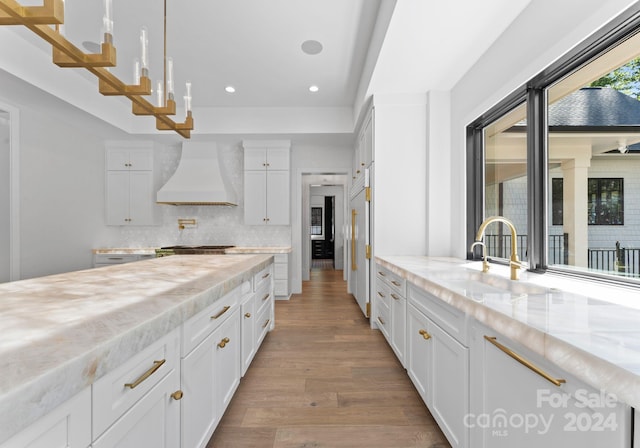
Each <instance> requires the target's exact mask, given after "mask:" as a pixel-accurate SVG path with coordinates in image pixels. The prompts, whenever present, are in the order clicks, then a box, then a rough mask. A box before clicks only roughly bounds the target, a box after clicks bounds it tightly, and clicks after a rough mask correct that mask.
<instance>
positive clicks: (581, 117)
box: [467, 8, 640, 280]
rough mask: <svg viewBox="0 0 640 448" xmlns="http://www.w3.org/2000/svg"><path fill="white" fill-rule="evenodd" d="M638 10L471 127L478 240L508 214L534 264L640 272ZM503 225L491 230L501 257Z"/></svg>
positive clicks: (472, 209) (473, 223) (639, 275)
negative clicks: (490, 223)
mask: <svg viewBox="0 0 640 448" xmlns="http://www.w3.org/2000/svg"><path fill="white" fill-rule="evenodd" d="M639 11H640V8H636V11H635V12H632V13H629V14H628V15H627V17H623V18H620V19H618V20H617V23H613V24H611V25H610V26H609V27H608V29H607V30H605V31H602V32H601V33H600V35H599V36H597V35H594V37H593V38H592V39H591V40H590V41H589V42H586V43H584V45H583V46H582V47H581V48H577V49H576V50H575V51H574V52H573V53H572V54H569V55H567V56H566V57H565V58H564V59H563V60H561V61H559V62H558V63H556V64H554V65H553V66H552V67H549V68H548V69H547V70H545V71H544V72H543V73H541V74H540V75H538V76H537V77H535V78H534V79H532V80H530V82H528V83H527V85H526V86H523V87H522V88H521V89H519V90H518V91H516V92H514V93H513V94H512V95H511V97H509V98H507V99H505V100H504V101H503V102H502V103H500V104H499V105H497V106H496V107H495V108H493V109H492V110H490V111H487V113H486V114H484V115H483V116H482V117H480V118H478V120H476V121H475V122H474V123H472V124H471V125H470V126H469V128H468V137H469V138H468V149H469V151H468V156H469V157H468V163H469V169H468V173H469V189H468V197H469V204H468V216H469V218H470V221H469V223H468V226H467V229H468V242H469V244H470V243H471V242H473V239H474V230H475V229H477V228H478V226H479V224H480V222H482V220H483V219H485V218H487V217H488V216H491V215H501V216H504V217H506V218H507V219H509V220H511V221H512V222H513V223H514V224H515V227H516V229H517V232H518V235H519V241H518V246H521V245H522V247H519V248H518V252H519V254H520V256H521V258H522V259H526V260H527V261H528V262H529V265H530V267H531V268H533V269H536V270H541V269H542V270H544V269H550V268H554V269H563V270H570V271H573V272H575V273H581V274H588V275H602V274H604V275H607V276H612V275H614V276H618V277H625V278H626V279H632V280H636V279H637V280H640V33H638V29H639V28H640V12H639ZM503 232H504V230H503V229H501V228H498V227H497V228H495V229H487V236H486V237H485V244H487V246H488V247H490V251H489V253H490V255H491V256H492V257H494V258H507V257H508V255H509V251H510V248H509V247H507V244H508V243H507V242H505V239H506V238H505V237H507V236H508V235H504V234H503ZM476 255H477V253H476Z"/></svg>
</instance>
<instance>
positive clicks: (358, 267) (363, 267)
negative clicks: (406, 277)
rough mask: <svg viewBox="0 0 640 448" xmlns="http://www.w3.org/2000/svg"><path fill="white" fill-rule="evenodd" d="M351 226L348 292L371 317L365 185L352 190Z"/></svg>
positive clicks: (368, 229)
mask: <svg viewBox="0 0 640 448" xmlns="http://www.w3.org/2000/svg"><path fill="white" fill-rule="evenodd" d="M350 205H351V226H350V227H349V233H348V236H347V242H348V249H347V250H348V255H349V262H350V266H351V269H350V270H349V271H348V277H347V280H348V288H349V289H348V290H349V292H350V293H351V294H353V296H354V297H355V299H356V301H357V302H358V305H359V306H360V309H361V310H362V313H363V314H364V315H365V316H366V317H369V316H370V315H371V301H370V297H369V290H370V287H371V284H370V277H371V272H370V270H371V252H370V243H369V238H370V227H369V222H370V221H369V199H368V189H367V187H366V184H365V183H364V180H363V183H362V184H360V185H359V186H358V188H355V187H354V188H352V190H351V203H350Z"/></svg>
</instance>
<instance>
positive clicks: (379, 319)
mask: <svg viewBox="0 0 640 448" xmlns="http://www.w3.org/2000/svg"><path fill="white" fill-rule="evenodd" d="M378 321H380V323H381V324H382V325H386V324H385V323H384V321H383V320H382V318H381V317H380V316H378Z"/></svg>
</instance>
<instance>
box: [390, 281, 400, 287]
mask: <svg viewBox="0 0 640 448" xmlns="http://www.w3.org/2000/svg"><path fill="white" fill-rule="evenodd" d="M391 283H393V284H394V285H395V286H400V285H401V283H398V282H397V281H395V280H391Z"/></svg>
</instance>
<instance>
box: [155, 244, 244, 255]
mask: <svg viewBox="0 0 640 448" xmlns="http://www.w3.org/2000/svg"><path fill="white" fill-rule="evenodd" d="M232 247H235V246H230V245H224V246H223V245H218V246H165V247H161V248H160V249H156V256H158V257H164V256H167V255H219V254H224V251H225V249H230V248H232Z"/></svg>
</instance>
